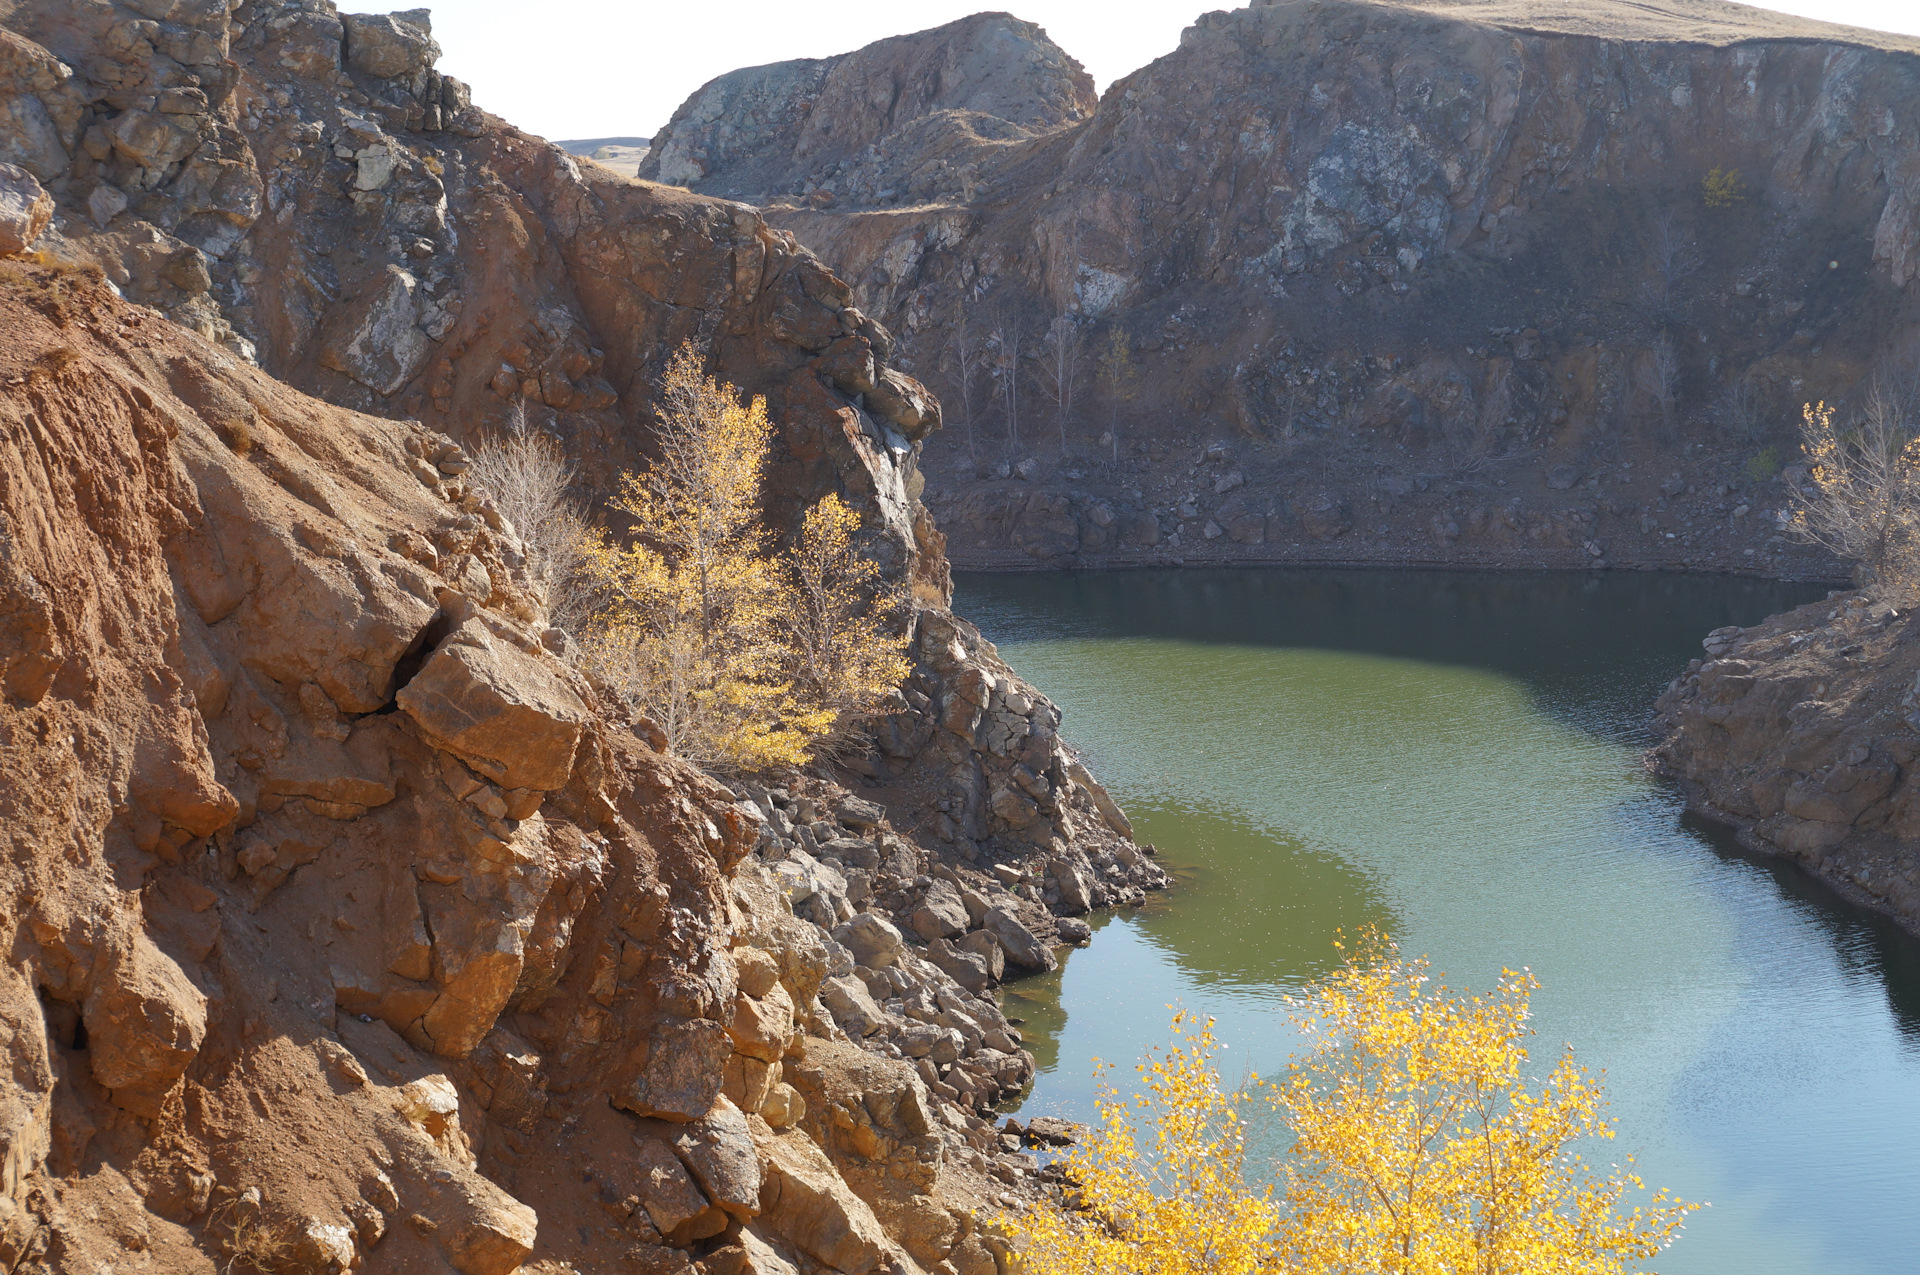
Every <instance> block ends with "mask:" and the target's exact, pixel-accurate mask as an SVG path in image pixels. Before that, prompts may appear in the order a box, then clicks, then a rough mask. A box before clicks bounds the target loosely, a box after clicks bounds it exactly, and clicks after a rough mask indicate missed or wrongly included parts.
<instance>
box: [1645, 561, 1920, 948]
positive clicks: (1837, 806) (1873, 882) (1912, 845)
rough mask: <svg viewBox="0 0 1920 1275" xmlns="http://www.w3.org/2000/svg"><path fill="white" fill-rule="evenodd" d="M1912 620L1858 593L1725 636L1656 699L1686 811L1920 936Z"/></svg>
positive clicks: (1917, 699) (1710, 642)
mask: <svg viewBox="0 0 1920 1275" xmlns="http://www.w3.org/2000/svg"><path fill="white" fill-rule="evenodd" d="M1912 624H1913V618H1912V617H1911V616H1910V615H1908V614H1907V613H1905V612H1902V611H1900V610H1898V609H1897V608H1895V607H1892V606H1890V605H1888V604H1887V603H1885V602H1876V601H1875V600H1874V599H1873V598H1872V597H1870V596H1869V595H1866V594H1860V593H1836V594H1833V595H1831V596H1830V597H1829V598H1828V599H1827V600H1826V601H1825V602H1815V603H1809V604H1808V605H1806V606H1804V607H1801V608H1799V609H1798V610H1796V611H1789V612H1787V613H1786V614H1784V615H1777V616H1773V617H1770V618H1769V619H1767V620H1766V621H1764V622H1762V623H1760V624H1757V625H1755V626H1754V627H1753V628H1750V629H1744V630H1743V629H1737V628H1735V629H1721V630H1716V631H1715V632H1714V633H1712V634H1710V635H1708V637H1707V638H1706V640H1705V642H1704V646H1705V648H1706V658H1705V659H1704V660H1695V661H1693V662H1692V663H1691V664H1690V665H1689V666H1688V668H1687V671H1686V672H1685V673H1684V674H1683V675H1682V676H1680V677H1679V678H1676V679H1675V680H1674V682H1673V684H1672V685H1671V686H1669V687H1668V688H1667V691H1666V693H1665V694H1664V695H1662V696H1661V697H1660V701H1659V712H1660V717H1659V718H1658V722H1657V724H1658V728H1659V729H1660V731H1661V733H1662V734H1663V735H1664V736H1665V738H1664V739H1663V740H1662V741H1661V743H1660V744H1659V745H1658V747H1656V748H1655V749H1654V750H1653V754H1652V755H1653V759H1654V761H1655V762H1656V764H1658V765H1659V767H1660V768H1661V769H1662V770H1663V771H1664V772H1666V773H1667V774H1669V775H1671V776H1673V777H1674V778H1676V779H1678V780H1680V781H1681V783H1682V785H1683V787H1685V788H1686V790H1687V792H1688V795H1689V797H1690V799H1691V804H1692V805H1693V806H1694V808H1695V809H1697V810H1699V811H1700V812H1702V813H1704V814H1707V815H1709V816H1711V817H1713V818H1715V819H1717V820H1721V821H1723V822H1726V823H1729V824H1731V825H1733V826H1734V827H1735V828H1736V829H1737V830H1738V832H1739V833H1740V835H1741V838H1742V840H1743V841H1744V842H1745V843H1746V844H1748V845H1750V846H1752V847H1754V848H1756V849H1760V850H1763V851H1766V852H1768V853H1773V854H1784V855H1787V856H1788V857H1790V858H1793V859H1796V860H1798V861H1800V862H1801V863H1804V864H1806V865H1807V867H1808V868H1810V869H1811V870H1813V871H1814V872H1816V873H1818V874H1819V875H1820V876H1822V877H1823V878H1825V879H1827V880H1828V881H1830V882H1833V883H1834V884H1835V885H1836V886H1838V887H1839V888H1840V889H1841V890H1842V891H1843V892H1844V893H1846V894H1848V895H1849V896H1850V897H1853V898H1856V899H1858V900H1860V901H1862V902H1865V903H1867V904H1869V905H1871V906H1874V907H1877V908H1879V909H1881V910H1883V911H1886V912H1889V913H1891V914H1893V915H1894V916H1896V917H1898V918H1899V919H1900V920H1901V921H1902V922H1904V923H1905V924H1906V925H1907V926H1909V927H1920V804H1916V803H1917V800H1920V781H1917V777H1916V770H1915V761H1916V759H1920V692H1916V690H1915V689H1914V688H1915V687H1916V686H1920V658H1916V656H1915V654H1914V652H1913V651H1912V650H1911V649H1910V643H1909V642H1908V638H1909V637H1910V636H1911V630H1912Z"/></svg>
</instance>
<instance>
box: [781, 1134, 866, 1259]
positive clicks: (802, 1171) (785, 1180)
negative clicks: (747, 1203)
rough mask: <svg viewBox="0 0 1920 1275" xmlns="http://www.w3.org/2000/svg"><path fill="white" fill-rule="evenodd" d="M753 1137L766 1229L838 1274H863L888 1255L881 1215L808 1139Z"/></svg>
mask: <svg viewBox="0 0 1920 1275" xmlns="http://www.w3.org/2000/svg"><path fill="white" fill-rule="evenodd" d="M763 1127H764V1126H763ZM756 1133H758V1130H756ZM757 1141H758V1142H759V1144H760V1151H761V1154H762V1155H763V1156H764V1157H765V1159H766V1161H767V1175H766V1184H765V1186H764V1187H763V1188H762V1191H761V1218H760V1224H761V1226H762V1227H764V1228H765V1230H766V1231H767V1232H769V1233H771V1234H773V1235H776V1236H778V1237H779V1238H781V1239H782V1240H784V1241H786V1242H787V1243H788V1244H790V1245H792V1246H793V1247H794V1248H797V1249H799V1250H800V1251H801V1252H802V1253H805V1254H806V1255H807V1256H808V1257H811V1258H813V1259H814V1260H815V1261H818V1262H821V1263H823V1264H825V1265H826V1266H827V1267H829V1268H830V1269H832V1270H835V1271H839V1272H842V1275H867V1272H868V1271H871V1270H873V1269H874V1268H875V1267H878V1266H880V1265H881V1264H882V1263H883V1262H884V1261H885V1260H886V1258H887V1256H888V1249H889V1248H890V1247H891V1246H890V1245H889V1244H888V1243H887V1237H886V1232H885V1231H883V1230H881V1228H880V1221H879V1219H878V1218H876V1217H874V1215H873V1210H872V1208H870V1207H869V1206H868V1205H867V1202H866V1201H865V1200H862V1199H861V1198H860V1197H859V1196H857V1195H855V1194H854V1193H853V1191H852V1189H851V1188H850V1187H848V1186H847V1184H846V1182H845V1181H844V1180H842V1178H841V1177H840V1175H839V1174H838V1173H837V1172H835V1171H834V1167H833V1162H832V1161H830V1160H828V1159H827V1156H826V1153H825V1152H824V1151H822V1150H821V1149H820V1148H819V1146H818V1145H816V1144H815V1143H814V1142H813V1140H812V1139H810V1138H808V1137H807V1136H806V1135H805V1134H804V1133H801V1132H799V1131H798V1130H793V1131H790V1132H787V1133H781V1134H773V1133H772V1132H771V1131H768V1132H767V1133H765V1134H761V1135H760V1136H759V1137H758V1139H757Z"/></svg>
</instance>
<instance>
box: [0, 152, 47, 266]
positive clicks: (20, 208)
mask: <svg viewBox="0 0 1920 1275" xmlns="http://www.w3.org/2000/svg"><path fill="white" fill-rule="evenodd" d="M52 220H53V196H51V195H49V194H48V193H47V192H46V190H45V189H44V188H43V187H42V186H41V185H40V183H39V181H38V180H37V179H36V178H35V177H34V175H33V174H32V173H30V172H28V171H27V170H26V169H24V168H22V167H20V166H19V165H17V164H0V257H17V256H19V255H20V254H21V253H23V252H26V251H27V250H28V249H29V248H31V247H32V246H33V241H34V240H36V239H38V238H39V237H40V232H41V231H43V230H45V229H46V228H47V223H48V222H50V221H52Z"/></svg>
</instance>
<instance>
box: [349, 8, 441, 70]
mask: <svg viewBox="0 0 1920 1275" xmlns="http://www.w3.org/2000/svg"><path fill="white" fill-rule="evenodd" d="M340 22H341V25H343V26H344V27H345V28H346V34H347V65H348V66H350V67H352V68H353V69H354V70H356V71H358V72H360V74H362V75H370V76H372V77H373V78H375V79H378V80H392V79H404V78H408V77H411V76H413V75H414V74H416V73H417V72H420V71H424V70H426V69H427V68H428V67H430V66H432V65H433V64H434V63H435V62H438V61H439V60H440V46H439V44H437V43H436V42H435V41H434V38H433V21H432V16H431V12H430V11H429V10H426V9H404V10H400V11H398V12H394V13H344V14H341V15H340Z"/></svg>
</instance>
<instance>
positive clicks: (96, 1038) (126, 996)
mask: <svg viewBox="0 0 1920 1275" xmlns="http://www.w3.org/2000/svg"><path fill="white" fill-rule="evenodd" d="M82 1012H83V1015H84V1018H85V1021H86V1024H87V1044H88V1055H87V1056H88V1058H89V1060H90V1061H91V1063H92V1067H93V1078H94V1079H95V1080H97V1081H98V1082H99V1083H100V1085H101V1086H102V1087H103V1088H105V1089H108V1090H110V1091H111V1092H112V1094H113V1100H114V1102H115V1103H117V1104H118V1105H120V1106H122V1107H125V1108H126V1109H127V1110H129V1111H131V1112H133V1113H134V1114H135V1115H140V1116H149V1117H151V1116H156V1115H158V1114H159V1113H160V1106H161V1103H162V1102H163V1101H164V1100H165V1098H166V1096H167V1095H168V1094H169V1093H170V1092H172V1090H173V1087H174V1084H175V1083H176V1082H177V1081H178V1080H179V1079H180V1076H181V1074H182V1073H183V1072H185V1071H186V1069H187V1066H188V1064H190V1063H191V1062H192V1061H193V1059H194V1056H195V1055H196V1054H198V1053H199V1052H200V1043H201V1041H203V1040H205V1039H206V1034H207V998H206V997H205V996H203V995H201V993H200V989H199V988H197V987H195V986H194V985H193V983H192V981H191V980H190V979H188V978H187V976H186V974H185V973H184V972H183V971H182V970H181V969H180V967H179V966H178V965H176V964H175V963H174V961H173V958H172V957H170V956H168V955H167V954H166V953H165V952H162V951H161V950H160V949H159V948H158V947H156V946H154V944H153V940H151V939H149V938H148V937H147V936H146V934H145V932H144V931H143V932H140V933H138V934H136V935H135V936H134V938H133V940H132V942H131V943H130V944H129V945H128V946H127V947H126V948H125V949H122V950H119V951H116V952H115V953H114V954H113V956H112V957H111V958H109V959H108V961H107V962H106V963H105V968H104V969H103V970H102V971H100V972H99V973H97V974H96V975H95V977H94V983H93V988H92V990H91V991H89V992H88V994H87V999H86V1004H85V1006H84V1008H83V1011H82Z"/></svg>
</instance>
